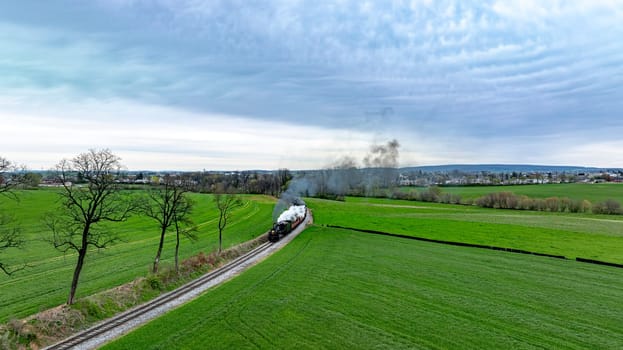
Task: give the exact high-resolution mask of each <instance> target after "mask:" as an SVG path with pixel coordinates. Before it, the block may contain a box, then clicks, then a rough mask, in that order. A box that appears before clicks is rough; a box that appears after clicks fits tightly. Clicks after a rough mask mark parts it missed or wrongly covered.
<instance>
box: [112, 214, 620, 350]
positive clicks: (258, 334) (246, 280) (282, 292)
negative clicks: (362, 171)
mask: <svg viewBox="0 0 623 350" xmlns="http://www.w3.org/2000/svg"><path fill="white" fill-rule="evenodd" d="M315 209H316V210H315V211H316V214H317V217H319V218H321V217H324V216H325V215H326V213H327V211H328V210H325V209H321V208H315ZM621 278H623V270H621V269H615V268H608V267H602V266H595V265H587V264H580V263H577V262H574V261H568V260H558V259H551V258H545V257H536V256H528V255H521V254H509V253H504V252H494V251H488V250H481V249H474V248H464V247H451V246H446V245H439V244H434V243H425V242H417V241H412V240H407V239H401V238H394V237H383V236H376V235H369V234H365V233H358V232H352V231H347V230H337V229H330V228H321V227H312V228H309V229H307V230H306V231H305V232H303V233H302V234H301V235H300V236H299V237H298V238H297V239H295V240H294V241H292V242H291V243H290V244H289V245H288V246H286V247H285V248H284V249H283V250H281V251H279V252H278V253H276V254H275V255H273V256H272V257H270V258H269V259H267V260H266V261H264V262H263V263H261V264H260V265H257V266H255V267H253V268H252V269H250V270H249V271H247V272H245V273H243V274H242V275H241V276H239V277H238V278H236V279H233V280H231V281H230V282H227V283H226V284H224V285H222V286H220V287H217V288H215V289H214V290H212V291H210V292H208V293H206V294H204V295H203V296H202V297H200V298H199V299H197V300H195V301H193V302H191V303H189V304H187V305H185V306H183V307H181V308H179V309H177V310H174V311H173V312H171V313H168V314H166V315H164V316H163V317H161V318H159V319H157V320H155V321H153V322H151V323H149V324H147V325H145V326H143V327H141V328H139V329H138V330H136V331H134V332H132V333H130V334H128V335H127V336H125V337H123V338H121V339H119V340H117V341H115V342H113V343H111V344H110V345H108V346H105V347H104V349H107V350H111V349H132V348H136V349H167V348H188V349H190V348H203V349H209V348H230V349H251V348H254V349H255V348H282V349H286V348H299V349H318V348H331V349H373V348H379V347H381V348H391V349H413V348H439V349H443V348H453V349H466V348H481V349H482V348H488V349H494V348H496V349H504V348H526V349H530V348H577V349H580V348H583V349H588V348H593V349H594V348H604V349H606V348H608V349H614V348H620V347H621V346H623V331H621V328H620V324H621V322H623V310H622V309H621V305H620V300H621V298H622V297H623V288H621V287H620V283H619V281H620V280H621Z"/></svg>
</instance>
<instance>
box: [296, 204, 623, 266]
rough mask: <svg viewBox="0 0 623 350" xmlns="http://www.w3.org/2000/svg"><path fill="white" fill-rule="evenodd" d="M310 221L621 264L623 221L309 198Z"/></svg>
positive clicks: (571, 215)
mask: <svg viewBox="0 0 623 350" xmlns="http://www.w3.org/2000/svg"><path fill="white" fill-rule="evenodd" d="M308 204H309V205H310V207H311V208H313V209H314V214H315V222H316V223H317V224H321V225H338V226H347V227H353V228H359V229H370V230H377V231H384V232H390V233H397V234H405V235H412V236H417V237H424V238H431V239H439V240H446V241H454V242H465V243H474V244H484V245H493V246H499V247H507V248H516V249H524V250H529V251H534V252H539V253H547V254H554V255H564V256H566V257H568V258H571V259H574V258H576V257H583V258H588V259H596V260H604V261H608V262H614V263H623V217H620V216H606V215H593V214H570V213H547V212H534V211H518V210H503V209H486V208H478V207H473V206H460V205H446V204H436V203H418V202H413V201H397V200H388V199H370V198H350V197H349V198H346V202H336V201H328V200H319V199H309V200H308Z"/></svg>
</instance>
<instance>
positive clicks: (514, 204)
mask: <svg viewBox="0 0 623 350" xmlns="http://www.w3.org/2000/svg"><path fill="white" fill-rule="evenodd" d="M475 204H476V205H478V206H480V207H484V208H498V209H518V210H536V211H550V212H569V213H587V212H589V211H590V210H591V202H589V201H587V200H580V199H569V198H567V197H563V198H558V197H549V198H545V199H542V198H530V197H528V196H525V195H516V194H514V193H512V192H495V193H489V194H486V195H484V196H482V197H480V198H478V199H477V200H476V202H475Z"/></svg>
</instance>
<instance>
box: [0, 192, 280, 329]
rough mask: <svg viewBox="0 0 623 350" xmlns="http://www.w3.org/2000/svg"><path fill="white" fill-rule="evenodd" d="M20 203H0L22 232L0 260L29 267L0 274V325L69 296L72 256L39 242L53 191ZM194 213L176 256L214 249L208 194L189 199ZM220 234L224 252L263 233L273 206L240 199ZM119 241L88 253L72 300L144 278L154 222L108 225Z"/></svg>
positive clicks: (168, 245)
mask: <svg viewBox="0 0 623 350" xmlns="http://www.w3.org/2000/svg"><path fill="white" fill-rule="evenodd" d="M19 197H20V201H19V202H13V201H9V200H7V199H6V198H2V199H0V201H1V203H0V205H1V207H0V208H2V210H6V211H8V212H10V213H13V214H14V215H15V217H16V219H17V220H18V222H19V223H20V226H21V227H22V231H23V234H24V237H25V238H26V240H27V244H26V246H25V247H24V248H23V249H20V250H15V249H12V250H7V251H5V252H3V253H2V254H1V255H0V259H2V261H3V262H5V263H8V264H10V265H12V266H20V265H23V264H24V263H27V264H28V265H29V267H28V268H26V269H25V270H22V271H19V272H17V273H15V274H14V275H13V276H10V277H7V276H5V275H3V274H0V296H1V298H0V322H4V321H6V320H8V319H10V318H12V317H16V318H21V317H24V316H27V315H30V314H33V313H36V312H38V311H41V310H45V309H47V308H50V307H53V306H56V305H59V304H62V303H63V302H65V301H66V298H67V295H68V293H69V285H70V283H71V276H72V273H73V268H74V266H75V262H76V261H75V259H76V254H73V253H68V254H65V255H63V254H62V253H59V252H58V251H57V250H55V249H54V248H53V247H52V245H51V244H49V243H47V242H45V241H44V239H45V238H46V237H49V230H48V229H47V228H46V227H45V226H44V225H43V223H42V221H41V215H42V214H43V213H45V212H47V211H50V210H53V209H54V208H55V207H56V203H55V202H56V200H57V199H58V196H57V194H56V193H55V190H51V189H45V190H36V191H23V192H20V193H19ZM192 197H193V198H194V199H195V200H196V202H197V204H196V209H195V211H194V214H193V219H194V221H195V223H196V224H198V230H199V231H198V236H199V239H198V241H197V242H194V243H193V242H190V241H188V240H186V239H185V240H184V241H182V244H181V247H180V256H181V257H182V258H183V257H188V256H190V255H193V254H196V253H198V252H200V251H203V252H210V251H212V250H214V249H216V248H217V246H218V233H217V229H216V227H217V222H216V221H217V215H218V212H217V210H216V208H215V206H214V204H213V202H212V196H211V195H203V194H193V195H192ZM244 199H245V201H244V205H243V206H242V207H241V208H239V209H237V210H236V211H235V212H234V214H233V216H232V220H231V223H230V225H228V227H227V228H226V230H225V233H224V237H223V244H224V246H225V247H230V246H232V245H235V244H237V243H240V242H243V241H247V240H250V239H252V238H254V237H257V236H258V235H260V234H262V233H264V232H266V231H267V230H268V229H269V228H270V226H271V221H272V219H271V215H272V210H273V207H274V204H275V201H274V200H273V199H272V198H270V197H265V196H246V197H244ZM111 229H112V230H115V231H116V232H118V233H119V235H120V237H121V238H122V240H123V241H122V242H119V243H117V244H115V245H114V246H111V247H110V248H108V249H105V250H100V251H96V250H94V251H91V252H89V254H88V255H87V261H86V264H85V267H84V269H83V271H82V275H81V278H80V285H79V286H78V293H77V296H78V297H82V296H86V295H90V294H93V293H95V292H97V291H100V290H104V289H108V288H111V287H113V286H117V285H120V284H123V283H126V282H129V281H131V280H133V279H134V278H136V277H137V276H144V275H146V274H147V273H148V271H149V266H150V264H151V263H152V261H153V258H154V255H155V254H156V249H157V244H158V239H159V237H158V233H159V231H158V228H157V225H156V224H155V222H154V221H151V220H149V219H147V218H144V217H138V216H135V217H133V218H131V219H130V220H128V221H127V222H123V223H118V224H114V225H111ZM173 254H174V235H170V237H168V239H167V240H166V242H165V247H164V251H163V259H162V261H161V266H167V265H169V266H170V265H172V261H173Z"/></svg>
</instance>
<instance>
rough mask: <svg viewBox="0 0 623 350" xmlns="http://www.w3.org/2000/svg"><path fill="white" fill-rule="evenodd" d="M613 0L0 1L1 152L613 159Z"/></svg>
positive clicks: (209, 160)
mask: <svg viewBox="0 0 623 350" xmlns="http://www.w3.org/2000/svg"><path fill="white" fill-rule="evenodd" d="M621 38H623V1H620V0H591V1H580V0H578V1H572V0H569V1H562V0H560V1H556V0H552V1H537V0H522V1H512V2H511V1H473V2H468V1H425V0H414V1H357V0H353V1H348V0H343V1H294V0H287V1H286V0H284V1H250V0H244V1H234V0H227V1H217V0H211V1H198V0H161V1H140V0H136V1H131V0H128V1H124V0H115V1H112V0H102V1H89V2H87V1H77V0H75V1H12V2H9V1H7V2H2V3H0V51H1V52H2V54H1V55H0V77H1V78H0V123H1V125H2V135H1V136H0V156H4V157H7V158H9V159H11V160H13V161H16V162H19V163H25V164H26V165H28V166H30V167H31V168H34V169H38V168H48V167H51V166H53V165H54V164H55V163H56V162H57V161H59V160H60V159H61V158H63V157H71V156H73V155H76V154H77V153H80V152H83V151H86V150H87V149H89V148H94V147H95V148H99V147H108V148H111V149H112V150H113V152H115V153H117V154H118V155H120V156H121V157H122V158H123V159H124V163H125V164H126V165H127V166H128V168H130V169H147V168H149V169H181V170H200V169H257V168H264V169H274V168H278V167H289V168H295V169H301V168H314V167H319V166H323V165H325V164H329V163H331V162H332V161H333V160H335V159H337V158H339V157H340V156H342V155H350V156H354V157H356V158H358V159H362V157H363V155H364V154H365V153H366V152H367V151H368V148H369V145H370V144H372V143H382V142H385V141H387V140H389V139H393V138H396V139H398V140H399V141H400V143H401V145H402V146H401V158H400V162H401V165H403V166H406V165H424V164H444V163H532V164H559V165H563V164H567V165H589V166H602V167H623V140H622V139H621V135H623V118H621V117H622V116H621V111H622V110H623V40H621Z"/></svg>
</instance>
